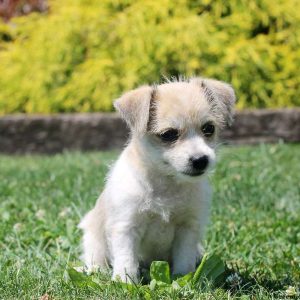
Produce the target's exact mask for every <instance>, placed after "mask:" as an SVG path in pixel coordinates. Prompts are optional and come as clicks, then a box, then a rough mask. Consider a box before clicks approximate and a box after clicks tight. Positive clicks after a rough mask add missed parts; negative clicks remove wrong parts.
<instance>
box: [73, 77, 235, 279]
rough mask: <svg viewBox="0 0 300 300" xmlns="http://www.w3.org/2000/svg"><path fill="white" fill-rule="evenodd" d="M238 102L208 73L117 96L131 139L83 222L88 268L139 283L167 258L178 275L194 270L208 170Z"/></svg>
mask: <svg viewBox="0 0 300 300" xmlns="http://www.w3.org/2000/svg"><path fill="white" fill-rule="evenodd" d="M234 102H235V95H234V91H233V89H232V88H231V87H230V86H229V85H228V84H226V83H224V82H220V81H216V80H212V79H203V78H192V79H190V80H182V81H181V80H179V81H175V82H172V81H171V82H167V83H164V84H161V85H158V86H155V87H151V86H142V87H140V88H138V89H136V90H133V91H130V92H128V93H126V94H125V95H123V96H122V97H121V98H119V99H118V100H116V101H115V107H116V109H117V110H118V111H119V112H120V113H121V115H122V117H123V118H124V119H125V121H126V122H127V123H128V125H129V127H130V129H131V138H130V141H129V144H128V145H127V147H126V148H125V149H124V151H123V152H122V154H121V155H120V157H119V159H118V160H117V162H116V163H115V165H114V167H113V168H112V170H111V171H110V173H109V175H108V178H107V183H106V186H105V189H104V191H103V193H102V194H101V195H100V197H99V199H98V201H97V203H96V206H95V207H94V208H93V209H92V210H91V211H90V212H89V213H88V214H87V215H86V216H85V217H84V218H83V220H82V221H81V223H80V225H79V226H80V228H82V229H83V231H84V236H83V249H84V253H83V259H84V262H85V264H86V265H87V267H89V268H92V267H94V266H98V267H100V268H105V267H106V266H107V265H111V266H112V267H113V278H114V279H115V278H117V277H119V278H120V279H121V280H123V281H126V280H128V279H129V278H130V280H133V281H137V280H138V276H139V273H138V272H139V266H141V265H146V266H147V265H149V264H150V263H151V261H153V260H167V261H169V262H170V264H171V266H172V272H173V274H179V273H180V274H186V273H188V272H191V271H194V270H195V267H196V262H197V260H199V259H200V257H201V251H200V249H201V240H202V238H203V234H204V231H205V226H206V223H207V221H208V216H209V206H210V198H211V189H210V186H209V183H208V180H207V176H206V175H207V173H208V171H209V169H211V168H212V167H213V165H214V163H215V147H216V143H217V135H218V132H219V130H220V129H221V128H222V127H223V126H224V124H226V123H231V121H232V110H233V105H234ZM205 124H210V125H213V127H214V128H215V132H214V133H213V134H212V136H206V134H205V128H204V127H205V126H206V125H205ZM206 128H207V127H206ZM208 129H209V128H208ZM170 130H171V131H170ZM174 130H175V131H174ZM210 130H211V127H210ZM176 134H177V135H176ZM204 156H205V159H206V162H205V163H204V164H203V163H202V164H201V163H200V166H199V164H198V165H197V164H195V166H196V167H194V165H193V160H195V159H197V158H203V157H204ZM200 160H201V159H200ZM202 162H203V159H202Z"/></svg>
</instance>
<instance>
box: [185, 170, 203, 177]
mask: <svg viewBox="0 0 300 300" xmlns="http://www.w3.org/2000/svg"><path fill="white" fill-rule="evenodd" d="M181 173H182V174H184V175H187V176H190V177H196V176H201V175H203V174H204V173H205V171H191V172H181Z"/></svg>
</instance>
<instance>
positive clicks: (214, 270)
mask: <svg viewBox="0 0 300 300" xmlns="http://www.w3.org/2000/svg"><path fill="white" fill-rule="evenodd" d="M224 272H225V265H224V263H223V261H222V260H221V259H220V258H219V257H218V256H215V255H213V256H211V257H209V258H208V256H207V255H204V256H203V259H202V261H201V264H200V265H199V267H198V268H197V270H196V272H195V274H194V277H193V283H194V284H195V283H197V282H201V281H202V280H203V279H207V280H210V281H212V282H215V281H216V280H217V278H218V277H219V276H220V275H222V274H224Z"/></svg>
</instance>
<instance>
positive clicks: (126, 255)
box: [110, 225, 139, 282]
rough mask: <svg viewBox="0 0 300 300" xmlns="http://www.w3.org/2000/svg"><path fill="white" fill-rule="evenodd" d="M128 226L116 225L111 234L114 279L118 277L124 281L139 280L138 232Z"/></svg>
mask: <svg viewBox="0 0 300 300" xmlns="http://www.w3.org/2000/svg"><path fill="white" fill-rule="evenodd" d="M135 231H136V230H135V229H134V228H129V227H127V226H123V225H121V226H118V227H114V228H113V231H112V235H111V240H110V243H111V254H112V260H113V261H112V265H113V279H115V280H116V279H118V277H119V278H120V279H121V280H122V281H123V282H126V281H127V282H131V281H134V282H137V281H138V267H139V262H138V257H137V247H138V242H139V236H138V232H135Z"/></svg>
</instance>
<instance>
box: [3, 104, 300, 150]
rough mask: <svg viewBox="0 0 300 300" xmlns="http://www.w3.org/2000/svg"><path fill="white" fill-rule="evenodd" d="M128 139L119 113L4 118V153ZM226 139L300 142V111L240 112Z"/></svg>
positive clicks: (96, 146) (101, 145)
mask: <svg viewBox="0 0 300 300" xmlns="http://www.w3.org/2000/svg"><path fill="white" fill-rule="evenodd" d="M127 139H128V129H127V127H126V125H125V123H124V122H123V121H122V120H121V119H120V117H119V116H118V115H117V114H116V113H92V114H61V115H50V116H44V115H8V116H3V117H0V152H2V153H11V154H21V153H47V154H53V153H58V152H62V151H65V150H83V151H88V150H89V151H93V150H111V149H120V148H121V147H123V145H124V144H125V142H126V140H127ZM222 140H223V141H224V142H226V143H229V144H256V143H261V142H266V143H272V142H277V141H279V140H282V141H285V142H300V108H297V109H282V110H251V111H250V110H249V111H240V112H237V113H236V117H235V122H234V125H233V126H232V127H231V128H228V129H226V130H225V131H224V133H223V136H222Z"/></svg>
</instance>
